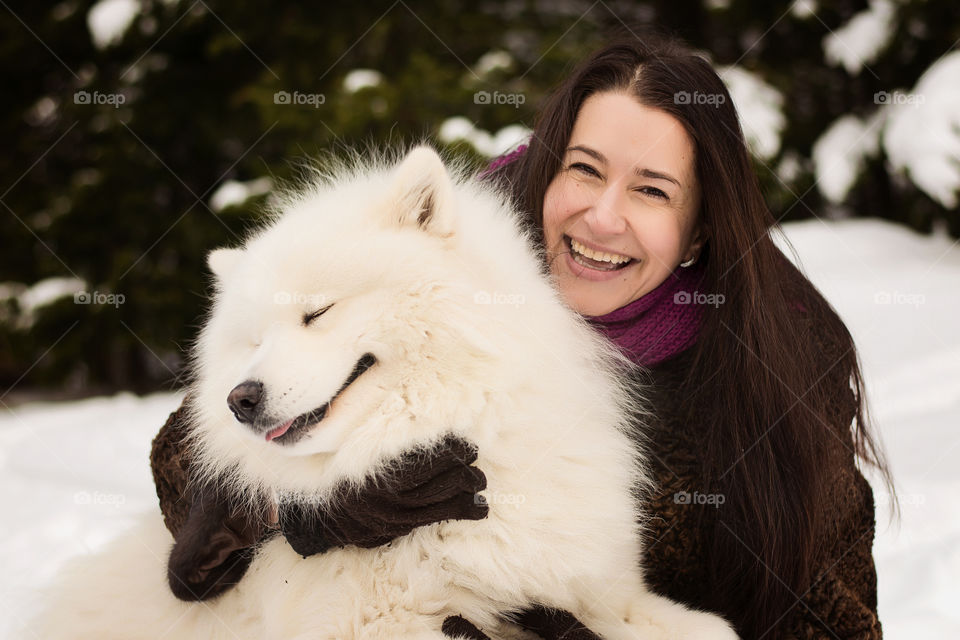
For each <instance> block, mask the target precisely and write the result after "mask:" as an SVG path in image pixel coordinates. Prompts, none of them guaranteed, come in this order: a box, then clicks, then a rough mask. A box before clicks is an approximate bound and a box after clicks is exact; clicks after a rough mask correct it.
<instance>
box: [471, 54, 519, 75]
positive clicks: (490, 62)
mask: <svg viewBox="0 0 960 640" xmlns="http://www.w3.org/2000/svg"><path fill="white" fill-rule="evenodd" d="M512 66H513V56H511V55H510V53H509V52H507V51H504V50H503V49H495V50H494V51H488V52H486V53H485V54H483V55H482V56H480V59H479V60H477V64H476V65H474V72H475V73H476V74H477V75H478V76H480V77H486V76H488V75H490V74H491V73H493V72H494V71H501V70H504V71H505V70H508V69H510V68H511V67H512Z"/></svg>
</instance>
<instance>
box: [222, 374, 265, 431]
mask: <svg viewBox="0 0 960 640" xmlns="http://www.w3.org/2000/svg"><path fill="white" fill-rule="evenodd" d="M262 397H263V384H261V383H259V382H257V381H255V380H247V381H246V382H241V383H240V384H238V385H237V386H235V387H234V388H233V391H231V392H230V395H228V396H227V405H228V406H229V407H230V411H233V415H234V416H236V418H237V420H239V421H240V422H242V423H244V424H252V423H253V420H254V418H256V417H257V415H258V414H259V413H260V399H261V398H262Z"/></svg>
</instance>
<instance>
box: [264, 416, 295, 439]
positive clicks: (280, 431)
mask: <svg viewBox="0 0 960 640" xmlns="http://www.w3.org/2000/svg"><path fill="white" fill-rule="evenodd" d="M292 424H293V418H291V419H289V420H287V421H286V422H284V423H283V424H282V425H280V426H279V427H277V428H276V429H274V430H273V431H268V432H267V442H270V441H271V440H273V439H274V438H279V437H280V436H282V435H283V434H285V433H286V432H287V429H289V428H290V425H292Z"/></svg>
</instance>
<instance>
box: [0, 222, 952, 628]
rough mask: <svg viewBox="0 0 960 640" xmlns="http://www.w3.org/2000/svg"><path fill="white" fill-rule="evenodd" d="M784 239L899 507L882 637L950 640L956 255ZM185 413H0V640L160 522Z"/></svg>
mask: <svg viewBox="0 0 960 640" xmlns="http://www.w3.org/2000/svg"><path fill="white" fill-rule="evenodd" d="M785 231H786V237H787V238H788V239H789V241H790V242H791V244H792V246H793V247H794V248H795V249H796V252H797V254H798V256H799V258H800V262H801V264H802V266H803V268H804V271H805V272H806V273H807V274H808V275H809V276H810V278H811V279H812V280H813V281H814V283H815V284H816V285H817V286H818V287H819V288H820V289H821V290H822V291H823V292H824V294H825V295H826V296H827V298H828V299H829V300H830V302H831V303H832V304H833V305H834V307H836V309H837V310H838V311H839V313H840V315H841V316H842V317H843V318H844V320H845V321H846V322H847V325H848V326H849V327H850V330H851V332H852V333H853V336H854V338H855V340H856V342H857V345H858V347H859V349H860V355H861V359H862V361H863V365H864V371H865V376H866V381H867V389H868V396H869V399H870V403H871V410H872V416H873V419H874V421H875V424H876V425H877V426H878V428H879V431H880V433H881V436H882V440H883V442H884V444H885V446H886V450H887V453H888V456H889V459H890V464H891V466H892V470H893V473H894V477H895V479H896V482H897V489H898V491H899V493H900V497H901V499H902V504H901V508H902V522H901V524H900V526H899V527H895V526H894V527H891V526H888V524H887V520H888V515H889V505H888V504H887V502H886V497H885V495H884V494H883V493H882V492H881V489H882V485H881V484H879V482H878V481H877V478H876V477H874V476H873V474H868V478H869V479H870V480H871V482H872V483H873V486H874V487H875V495H876V499H877V523H878V528H877V539H876V542H875V544H874V556H875V558H876V562H877V568H878V587H879V612H880V618H881V621H882V622H883V625H884V631H885V635H886V637H887V638H891V639H898V638H903V639H908V638H910V639H912V638H924V639H936V638H957V637H960V610H958V608H957V606H956V601H957V598H958V596H960V583H958V581H957V579H956V576H957V575H960V501H958V500H957V495H958V494H960V473H958V471H957V468H958V465H957V464H956V462H955V459H956V458H957V457H958V456H960V433H958V431H957V425H958V419H960V334H958V332H957V323H956V318H957V316H958V315H960V295H958V293H960V290H958V284H960V246H957V245H956V243H954V242H952V241H951V240H950V239H949V238H946V237H943V236H923V235H919V234H916V233H914V232H912V231H909V230H907V229H905V228H903V227H900V226H897V225H894V224H892V223H888V222H882V221H878V220H869V219H867V220H863V219H855V220H843V221H830V222H824V221H820V220H811V221H805V222H800V223H791V224H788V225H786V226H785ZM788 253H789V252H788ZM0 399H2V398H0ZM181 400H182V395H181V394H179V393H168V394H156V395H151V396H147V397H143V398H138V397H135V396H133V395H130V394H126V393H124V394H119V395H116V396H113V397H100V398H91V399H88V400H83V401H80V402H72V403H62V404H61V403H32V404H27V405H24V406H20V407H16V408H13V409H7V410H3V411H0V500H2V501H3V504H4V509H3V511H2V515H0V522H2V526H0V566H3V567H4V569H5V570H4V571H3V572H0V639H6V638H20V637H25V635H26V634H25V633H23V632H22V631H17V630H18V629H21V627H22V624H23V621H24V620H25V619H27V617H28V616H29V615H30V612H31V610H32V609H33V607H35V605H36V603H37V602H38V599H39V597H40V596H39V594H38V588H39V587H40V586H41V585H42V584H44V583H46V582H48V581H49V580H50V579H51V578H52V577H53V576H54V575H55V573H56V571H57V568H58V567H59V566H60V565H61V563H62V562H63V561H64V560H65V559H67V558H68V557H70V556H72V555H74V554H80V553H85V552H88V551H92V550H95V549H97V548H100V547H101V546H102V545H103V544H105V543H106V542H107V541H108V540H109V539H111V538H112V537H114V536H116V535H118V534H119V533H120V532H122V531H124V530H125V529H126V528H128V527H129V526H130V525H131V524H132V522H133V521H134V520H135V519H136V516H137V515H138V514H140V513H142V512H145V511H147V510H150V509H155V508H156V495H155V493H154V489H153V482H152V479H151V476H150V469H149V464H148V453H149V448H150V441H151V439H152V437H153V436H154V434H156V432H157V430H158V429H159V428H160V426H161V425H162V424H163V422H164V421H165V419H166V417H167V415H168V413H169V412H170V411H173V410H174V409H175V408H176V407H177V406H178V405H179V403H180V401H181Z"/></svg>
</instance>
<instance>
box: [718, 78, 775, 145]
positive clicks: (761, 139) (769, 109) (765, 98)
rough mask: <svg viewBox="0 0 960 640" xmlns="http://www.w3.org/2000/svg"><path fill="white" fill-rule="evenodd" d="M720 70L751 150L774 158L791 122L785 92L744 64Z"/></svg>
mask: <svg viewBox="0 0 960 640" xmlns="http://www.w3.org/2000/svg"><path fill="white" fill-rule="evenodd" d="M717 72H718V73H719V75H720V77H721V78H723V82H724V84H726V85H727V91H729V92H730V97H731V98H733V103H734V105H735V106H736V108H737V113H739V114H740V126H741V127H742V128H743V135H744V136H745V137H746V139H747V145H748V146H749V147H750V151H752V152H753V153H754V155H756V156H757V157H758V158H761V159H763V160H770V159H771V158H773V157H774V156H776V155H777V151H779V150H780V136H781V134H782V133H783V130H784V127H786V124H787V120H786V117H785V116H784V115H783V94H781V93H780V92H779V91H777V89H775V88H774V87H772V86H771V85H769V84H767V83H765V82H764V81H763V80H762V79H761V78H760V76H757V75H755V74H753V73H750V72H749V71H747V70H746V69H743V68H741V67H737V66H732V67H720V68H718V69H717Z"/></svg>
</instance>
